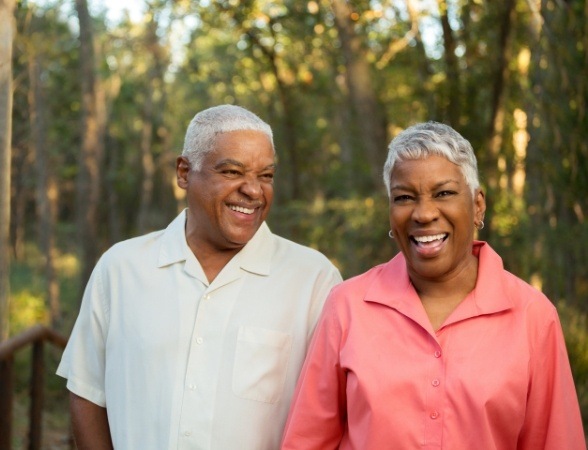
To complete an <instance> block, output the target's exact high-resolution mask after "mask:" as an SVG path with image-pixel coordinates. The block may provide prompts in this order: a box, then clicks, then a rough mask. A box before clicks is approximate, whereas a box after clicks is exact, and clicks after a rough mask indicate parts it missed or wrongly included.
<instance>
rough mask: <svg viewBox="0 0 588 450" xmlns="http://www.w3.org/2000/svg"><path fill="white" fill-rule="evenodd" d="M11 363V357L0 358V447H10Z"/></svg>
mask: <svg viewBox="0 0 588 450" xmlns="http://www.w3.org/2000/svg"><path fill="white" fill-rule="evenodd" d="M12 363H13V358H12V356H11V357H8V358H5V359H2V360H0V448H2V449H7V450H9V449H11V448H12V391H13V378H12Z"/></svg>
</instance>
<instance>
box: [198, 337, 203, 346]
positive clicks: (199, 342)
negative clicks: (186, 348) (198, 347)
mask: <svg viewBox="0 0 588 450" xmlns="http://www.w3.org/2000/svg"><path fill="white" fill-rule="evenodd" d="M203 342H204V339H202V338H201V337H199V338H196V343H197V344H202V343H203Z"/></svg>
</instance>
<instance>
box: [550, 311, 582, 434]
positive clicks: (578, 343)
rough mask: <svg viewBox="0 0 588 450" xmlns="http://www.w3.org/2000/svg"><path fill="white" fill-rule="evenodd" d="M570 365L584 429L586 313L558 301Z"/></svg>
mask: <svg viewBox="0 0 588 450" xmlns="http://www.w3.org/2000/svg"><path fill="white" fill-rule="evenodd" d="M557 307H558V311H559V315H560V319H561V322H562V327H563V329H564V334H565V337H566V346H567V349H568V355H569V358H570V364H571V366H572V373H573V375H574V381H575V382H576V390H577V394H578V399H579V401H580V409H581V410H582V411H583V412H584V414H583V419H584V429H588V414H587V412H588V314H585V313H580V312H579V311H578V309H577V308H574V307H572V306H569V305H567V304H566V302H563V301H560V302H559V303H558V305H557Z"/></svg>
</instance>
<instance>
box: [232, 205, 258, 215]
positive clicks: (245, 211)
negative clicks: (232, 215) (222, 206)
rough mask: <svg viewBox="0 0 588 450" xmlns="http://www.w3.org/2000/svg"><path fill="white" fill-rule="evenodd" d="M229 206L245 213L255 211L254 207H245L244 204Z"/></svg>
mask: <svg viewBox="0 0 588 450" xmlns="http://www.w3.org/2000/svg"><path fill="white" fill-rule="evenodd" d="M229 208H231V209H232V210H233V211H237V212H240V213H243V214H253V212H254V211H255V210H254V209H249V208H243V207H242V206H234V205H231V206H229Z"/></svg>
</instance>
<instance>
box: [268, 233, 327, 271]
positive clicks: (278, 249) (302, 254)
mask: <svg viewBox="0 0 588 450" xmlns="http://www.w3.org/2000/svg"><path fill="white" fill-rule="evenodd" d="M272 236H273V239H274V243H275V253H276V255H277V256H278V257H284V258H288V259H289V260H290V261H296V262H303V263H304V264H306V265H308V264H317V265H325V266H333V263H332V262H331V261H330V260H329V259H328V258H327V257H326V256H325V255H324V254H323V253H321V252H320V251H319V250H317V249H314V248H312V247H309V246H306V245H303V244H299V243H297V242H294V241H291V240H290V239H287V238H284V237H282V236H278V235H276V234H272Z"/></svg>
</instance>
